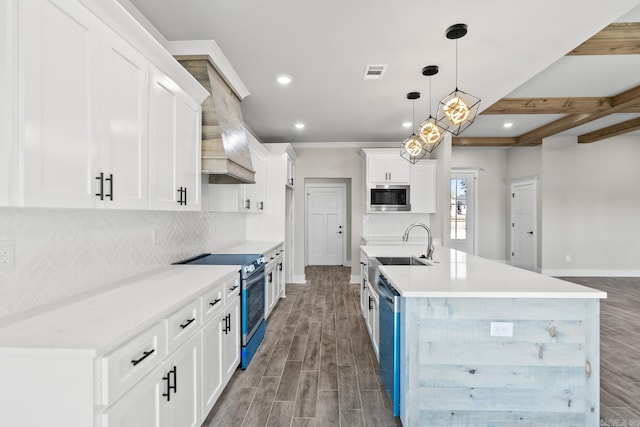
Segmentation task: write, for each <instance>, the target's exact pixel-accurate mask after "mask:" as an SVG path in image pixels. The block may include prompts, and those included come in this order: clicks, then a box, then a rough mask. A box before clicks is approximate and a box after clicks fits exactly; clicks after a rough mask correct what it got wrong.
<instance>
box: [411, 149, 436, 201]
mask: <svg viewBox="0 0 640 427" xmlns="http://www.w3.org/2000/svg"><path fill="white" fill-rule="evenodd" d="M435 211H436V161H435V160H420V161H419V162H418V163H416V164H414V165H412V166H411V212H415V213H434V212H435Z"/></svg>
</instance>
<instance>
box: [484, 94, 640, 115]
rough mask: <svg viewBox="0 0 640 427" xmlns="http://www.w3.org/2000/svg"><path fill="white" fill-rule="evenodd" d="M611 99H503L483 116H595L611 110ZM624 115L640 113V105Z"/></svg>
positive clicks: (626, 111) (627, 110) (629, 109)
mask: <svg viewBox="0 0 640 427" xmlns="http://www.w3.org/2000/svg"><path fill="white" fill-rule="evenodd" d="M612 101H613V99H612V98H611V97H576V98H503V99H501V100H499V101H497V102H496V103H495V104H493V105H492V106H490V107H489V108H487V109H486V110H484V111H483V112H482V113H481V114H483V115H484V114H488V115H494V114H595V113H599V112H601V111H606V110H607V109H609V108H611V106H612V105H611V103H612ZM621 112H622V113H640V105H635V106H631V107H629V108H628V109H626V110H624V111H621Z"/></svg>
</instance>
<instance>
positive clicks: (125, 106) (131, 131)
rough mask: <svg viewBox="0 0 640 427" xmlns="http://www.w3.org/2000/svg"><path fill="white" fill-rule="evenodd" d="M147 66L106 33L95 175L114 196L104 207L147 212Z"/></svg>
mask: <svg viewBox="0 0 640 427" xmlns="http://www.w3.org/2000/svg"><path fill="white" fill-rule="evenodd" d="M147 64H148V63H147V61H146V59H145V58H144V57H143V56H142V55H140V54H139V53H138V52H137V51H136V50H135V49H133V48H132V47H131V46H129V45H128V44H127V43H126V42H125V41H124V40H122V39H121V38H120V37H119V36H117V35H116V34H115V33H112V32H110V31H105V46H104V60H103V73H104V81H103V83H102V89H103V93H102V96H101V98H102V99H103V100H104V104H103V106H104V111H102V114H101V116H102V117H103V120H104V122H105V126H104V128H103V131H102V146H101V148H102V150H101V165H100V172H103V173H104V174H105V175H106V176H108V177H109V178H110V179H111V180H112V181H109V183H108V185H106V187H105V192H106V193H107V194H111V196H112V198H113V200H112V201H111V200H109V199H111V197H109V198H107V201H106V202H105V204H104V206H105V207H109V208H117V209H123V208H128V209H146V208H148V204H149V198H148V169H147V167H148V160H147V159H148V155H149V153H148V147H149V139H148V134H147V129H148V125H147V120H148V112H147V107H148V88H149V85H148V83H149V82H148V75H149V70H148V65H147ZM105 184H106V183H105Z"/></svg>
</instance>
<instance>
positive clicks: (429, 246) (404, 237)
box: [402, 222, 434, 259]
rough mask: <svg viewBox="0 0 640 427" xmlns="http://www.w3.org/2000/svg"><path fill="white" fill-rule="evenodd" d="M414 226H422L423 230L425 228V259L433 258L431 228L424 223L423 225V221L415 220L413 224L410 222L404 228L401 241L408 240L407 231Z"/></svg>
mask: <svg viewBox="0 0 640 427" xmlns="http://www.w3.org/2000/svg"><path fill="white" fill-rule="evenodd" d="M415 227H422V228H424V229H425V230H427V235H428V236H429V237H428V240H427V259H433V251H434V247H433V238H432V237H431V229H430V228H429V227H427V226H426V225H424V224H423V223H421V222H416V223H415V224H411V225H410V226H408V227H407V229H406V230H404V234H403V235H402V241H403V242H406V241H407V240H409V232H410V231H411V230H412V229H413V228H415Z"/></svg>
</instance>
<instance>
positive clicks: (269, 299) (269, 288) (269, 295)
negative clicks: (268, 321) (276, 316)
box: [264, 262, 276, 318]
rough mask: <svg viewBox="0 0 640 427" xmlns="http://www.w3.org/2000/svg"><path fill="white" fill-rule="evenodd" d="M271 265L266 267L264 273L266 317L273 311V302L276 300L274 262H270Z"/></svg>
mask: <svg viewBox="0 0 640 427" xmlns="http://www.w3.org/2000/svg"><path fill="white" fill-rule="evenodd" d="M270 264H271V265H270V266H269V267H268V268H267V269H265V271H264V274H265V278H266V280H265V287H266V289H265V292H264V298H265V302H264V317H265V318H266V317H267V316H268V315H269V314H270V313H271V309H272V308H273V302H274V299H275V298H274V297H275V293H276V289H275V285H276V283H275V275H276V272H275V264H274V263H273V262H271V263H270Z"/></svg>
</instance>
